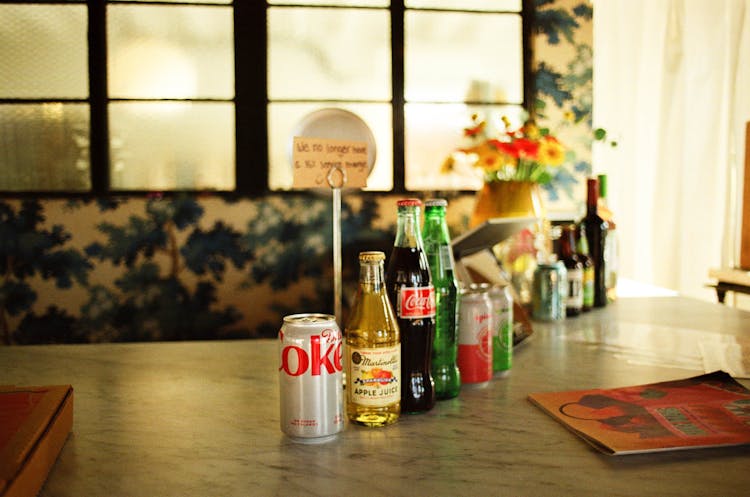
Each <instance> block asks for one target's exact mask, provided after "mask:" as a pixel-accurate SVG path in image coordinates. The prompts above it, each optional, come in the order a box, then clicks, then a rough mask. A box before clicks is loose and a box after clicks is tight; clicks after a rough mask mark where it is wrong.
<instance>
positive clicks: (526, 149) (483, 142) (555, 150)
mask: <svg viewBox="0 0 750 497" xmlns="http://www.w3.org/2000/svg"><path fill="white" fill-rule="evenodd" d="M502 121H503V124H504V125H505V130H504V132H501V133H499V134H498V136H492V135H491V134H490V133H489V132H488V129H487V122H486V121H485V120H483V119H480V118H479V117H478V116H477V115H476V114H474V115H473V116H472V126H470V127H468V128H465V129H464V136H465V137H466V138H468V139H469V140H470V141H471V142H472V145H471V146H469V147H465V148H460V149H458V150H457V152H458V154H462V155H463V157H464V158H465V159H466V160H468V161H469V162H470V163H471V164H472V166H473V167H474V168H477V169H479V170H480V171H481V172H482V176H483V179H484V182H485V183H491V182H495V181H530V182H533V183H539V184H541V185H548V184H549V183H551V182H552V181H553V180H554V179H555V176H556V172H557V169H558V168H559V167H560V166H561V165H563V163H564V162H565V160H566V150H565V147H564V146H563V145H562V143H560V142H559V141H558V139H557V138H556V137H555V136H554V135H552V134H551V133H550V130H549V129H548V128H539V127H538V126H537V125H536V124H535V123H534V122H533V121H527V122H526V123H525V124H524V125H523V126H521V127H519V128H517V129H513V127H512V126H511V123H510V121H509V120H508V118H507V117H505V116H503V118H502ZM455 164H456V154H451V155H450V156H449V157H448V158H447V159H446V160H445V162H444V163H443V166H442V168H441V170H442V171H443V172H450V171H452V170H453V169H454V166H455Z"/></svg>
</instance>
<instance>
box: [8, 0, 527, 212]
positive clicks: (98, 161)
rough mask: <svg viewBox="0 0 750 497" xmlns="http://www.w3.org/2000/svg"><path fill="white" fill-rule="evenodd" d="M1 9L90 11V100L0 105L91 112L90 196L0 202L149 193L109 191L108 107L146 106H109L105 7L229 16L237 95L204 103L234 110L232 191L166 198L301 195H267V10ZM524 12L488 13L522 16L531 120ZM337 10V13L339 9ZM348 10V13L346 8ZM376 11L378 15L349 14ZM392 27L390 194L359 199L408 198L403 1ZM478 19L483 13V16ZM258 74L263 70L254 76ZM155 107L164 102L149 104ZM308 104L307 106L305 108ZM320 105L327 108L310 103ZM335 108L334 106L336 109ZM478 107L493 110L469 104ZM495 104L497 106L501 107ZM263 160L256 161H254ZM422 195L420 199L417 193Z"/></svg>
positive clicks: (82, 1)
mask: <svg viewBox="0 0 750 497" xmlns="http://www.w3.org/2000/svg"><path fill="white" fill-rule="evenodd" d="M0 4H28V5H34V4H58V5H60V4H63V5H86V7H87V29H88V33H87V41H88V72H89V97H88V99H63V98H61V99H53V98H40V99H28V98H26V99H18V98H2V97H0V104H21V103H50V102H62V103H85V104H88V105H89V112H90V119H89V126H90V128H89V136H90V145H89V154H90V155H89V157H90V159H89V160H90V171H89V174H90V178H91V188H90V190H87V191H64V190H59V191H58V190H52V191H49V190H31V191H0V196H3V197H53V198H55V197H57V198H60V197H107V196H118V197H122V196H133V197H138V196H144V195H150V194H153V193H154V190H131V189H125V190H123V189H114V188H112V187H111V185H110V153H109V150H110V144H109V118H108V115H109V110H108V109H109V103H110V102H113V101H144V99H114V98H113V99H110V98H109V96H108V87H107V86H108V80H107V62H108V61H107V22H106V21H107V6H108V5H115V4H126V5H127V4H130V5H162V6H175V7H179V6H192V5H196V6H198V5H199V6H203V7H205V6H214V7H219V8H231V9H233V12H232V15H233V29H234V77H235V94H234V98H233V99H226V100H224V99H209V100H210V101H221V102H224V101H227V102H231V103H233V104H234V109H235V164H234V169H235V188H234V190H200V189H170V190H166V191H159V193H164V194H181V193H183V194H184V193H187V194H203V193H206V194H211V195H217V196H225V197H237V196H242V197H260V196H264V195H268V194H288V193H299V191H297V190H271V189H270V188H269V186H268V177H269V166H270V164H269V139H268V106H269V103H270V100H269V98H268V91H267V86H268V72H267V67H268V66H267V62H268V26H267V14H268V9H269V8H271V7H278V6H277V5H270V4H268V3H267V2H258V1H254V0H240V1H237V0H234V1H233V2H231V3H228V4H203V3H201V4H198V3H193V2H190V1H189V0H186V1H184V2H164V1H158V0H157V1H145V2H135V1H127V0H124V1H113V2H109V1H102V0H71V1H69V2H61V1H60V0H57V1H55V0H36V1H31V0H0ZM521 6H522V7H521V12H520V13H516V12H507V11H500V10H498V11H492V12H489V13H512V14H515V15H520V16H521V24H522V28H521V32H522V36H521V38H522V39H521V45H522V60H523V101H522V104H521V105H522V106H523V107H524V109H525V110H526V111H527V112H528V113H529V115H531V116H533V115H534V86H533V81H534V75H533V70H532V63H533V50H532V39H531V38H532V36H531V35H532V27H533V16H534V4H533V0H521ZM284 7H288V8H294V7H304V8H310V7H319V8H330V7H333V6H331V5H315V6H310V5H301V4H290V5H285V6H284ZM339 7H340V6H339ZM346 8H352V7H346ZM354 8H362V9H378V10H382V9H383V8H382V7H354ZM387 9H388V11H389V13H390V19H391V85H392V100H391V102H390V104H391V107H392V115H393V122H392V132H393V187H392V189H391V190H388V191H363V192H362V193H366V194H378V195H383V194H406V193H410V192H411V191H410V190H407V189H406V186H405V176H406V171H405V120H404V119H405V116H404V109H405V105H406V100H405V96H404V55H405V54H404V19H405V14H406V11H407V10H409V9H408V8H406V7H405V5H404V0H392V1H391V3H390V6H389V7H388V8H387ZM419 10H420V11H433V12H473V13H477V11H472V10H461V9H419ZM480 13H481V12H480ZM259 68H263V70H258V69H259ZM146 100H147V101H160V100H169V99H146ZM202 100H204V101H208V100H206V99H200V98H193V99H179V101H202ZM306 101H308V100H306ZM309 102H316V103H317V102H319V103H325V102H330V101H328V100H309ZM333 103H335V102H333ZM467 103H472V104H483V103H493V104H498V102H467ZM499 104H502V102H500V103H499ZM259 157H260V159H259ZM418 192H421V191H418ZM466 192H469V191H468V190H451V193H466Z"/></svg>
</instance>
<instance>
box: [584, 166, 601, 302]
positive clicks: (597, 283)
mask: <svg viewBox="0 0 750 497" xmlns="http://www.w3.org/2000/svg"><path fill="white" fill-rule="evenodd" d="M586 187H587V195H586V216H585V217H584V218H583V219H582V220H581V224H582V225H583V226H584V228H585V229H586V239H587V241H588V242H589V254H590V257H591V260H592V261H593V263H594V307H604V306H606V305H607V285H606V279H605V278H606V274H607V273H606V271H607V268H606V267H605V263H604V244H605V243H606V240H607V228H608V226H607V221H605V220H604V219H602V218H601V217H600V216H599V214H598V213H597V203H598V200H599V182H598V181H597V180H596V179H595V178H589V179H588V180H587V181H586Z"/></svg>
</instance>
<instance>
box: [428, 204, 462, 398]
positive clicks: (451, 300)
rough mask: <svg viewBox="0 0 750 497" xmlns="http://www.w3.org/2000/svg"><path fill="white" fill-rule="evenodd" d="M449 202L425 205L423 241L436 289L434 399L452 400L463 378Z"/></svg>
mask: <svg viewBox="0 0 750 497" xmlns="http://www.w3.org/2000/svg"><path fill="white" fill-rule="evenodd" d="M447 205H448V202H447V201H446V200H445V199H442V198H438V199H432V200H428V201H426V202H425V212H424V228H423V229H422V238H423V240H424V250H425V253H426V254H427V261H428V262H429V264H430V274H431V276H432V286H434V287H435V305H436V312H435V340H434V342H433V350H432V377H433V379H434V380H435V396H436V397H437V398H438V399H451V398H453V397H455V396H457V395H458V391H459V389H460V388H461V376H460V374H459V372H458V366H457V365H456V358H457V356H458V340H457V339H458V282H457V281H456V275H455V272H456V270H455V263H454V261H453V250H452V249H451V239H450V233H449V232H448V223H447V222H446V220H445V208H446V207H447Z"/></svg>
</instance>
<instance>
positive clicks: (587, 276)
mask: <svg viewBox="0 0 750 497" xmlns="http://www.w3.org/2000/svg"><path fill="white" fill-rule="evenodd" d="M582 280H583V291H582V292H581V294H582V301H583V305H584V306H587V307H591V306H593V305H594V269H593V268H591V269H587V270H584V271H583V277H582Z"/></svg>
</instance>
